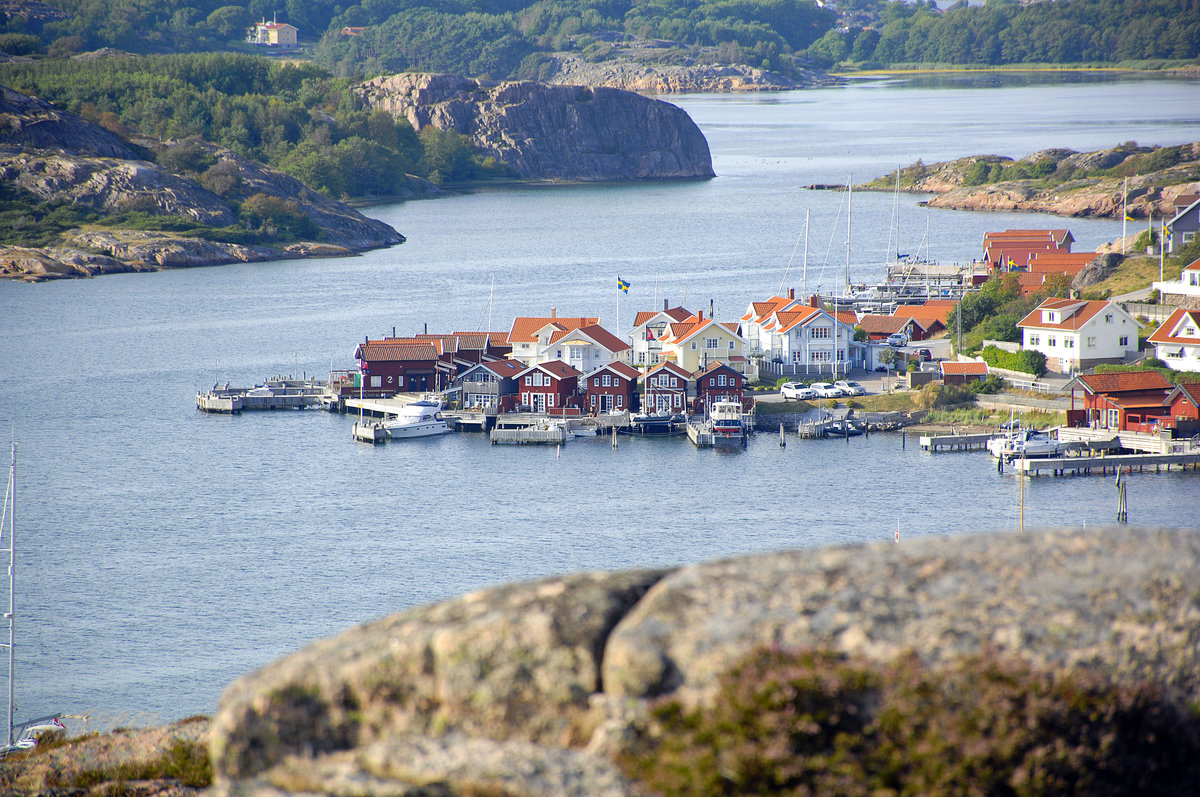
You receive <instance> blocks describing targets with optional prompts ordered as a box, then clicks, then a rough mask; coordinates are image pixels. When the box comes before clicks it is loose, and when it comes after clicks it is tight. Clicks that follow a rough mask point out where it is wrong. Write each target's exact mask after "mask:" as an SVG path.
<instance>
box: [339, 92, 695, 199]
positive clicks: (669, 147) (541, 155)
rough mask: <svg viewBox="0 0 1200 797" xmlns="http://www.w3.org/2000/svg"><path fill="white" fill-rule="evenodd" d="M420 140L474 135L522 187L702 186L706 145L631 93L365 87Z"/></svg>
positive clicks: (678, 116)
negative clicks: (430, 133) (422, 135)
mask: <svg viewBox="0 0 1200 797" xmlns="http://www.w3.org/2000/svg"><path fill="white" fill-rule="evenodd" d="M358 90H359V92H360V93H361V95H362V96H363V98H364V99H365V100H366V102H367V104H368V105H369V106H370V107H372V108H383V109H384V110H386V111H388V112H389V113H391V114H392V115H394V116H396V117H399V118H404V119H407V120H408V121H409V123H410V124H411V125H412V126H413V129H415V130H417V131H420V130H422V129H423V128H425V127H427V126H430V125H432V126H433V127H436V128H438V129H440V130H449V131H453V132H455V133H458V134H460V135H463V136H466V137H467V138H468V139H469V140H470V142H471V144H472V145H473V146H474V147H475V149H476V150H478V151H480V152H482V153H484V154H485V155H486V156H490V157H493V158H495V159H496V160H497V161H499V162H500V163H503V164H505V165H506V166H507V167H508V168H509V169H510V170H511V172H512V173H513V174H514V175H515V176H516V177H518V178H519V179H522V180H565V181H580V182H597V181H625V180H663V179H704V178H709V177H712V176H713V170H712V157H711V155H710V153H709V150H708V142H707V141H706V140H705V138H704V134H703V133H701V132H700V128H698V127H697V126H696V123H695V122H693V121H692V119H691V117H689V116H688V115H687V113H686V112H684V111H683V110H682V109H681V108H679V107H678V106H675V105H671V104H670V103H666V102H662V101H661V100H654V99H650V98H648V97H643V96H641V95H639V94H635V93H633V92H630V91H621V90H618V89H610V88H589V87H585V86H550V85H545V84H541V83H533V82H529V81H513V82H503V83H497V82H490V81H483V80H476V79H472V78H464V77H457V76H454V75H430V74H407V73H406V74H401V75H391V76H388V77H381V78H376V79H374V80H370V81H367V82H366V83H363V84H362V85H361V86H360V87H359V89H358Z"/></svg>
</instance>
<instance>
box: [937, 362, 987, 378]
mask: <svg viewBox="0 0 1200 797" xmlns="http://www.w3.org/2000/svg"><path fill="white" fill-rule="evenodd" d="M938 367H939V368H941V370H942V373H943V374H954V375H955V376H987V375H988V364H987V363H952V362H945V361H942V362H940V363H938Z"/></svg>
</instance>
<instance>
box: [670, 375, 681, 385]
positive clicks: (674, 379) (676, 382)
mask: <svg viewBox="0 0 1200 797" xmlns="http://www.w3.org/2000/svg"><path fill="white" fill-rule="evenodd" d="M671 387H679V377H677V376H673V377H671Z"/></svg>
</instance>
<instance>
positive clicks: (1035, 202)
mask: <svg viewBox="0 0 1200 797" xmlns="http://www.w3.org/2000/svg"><path fill="white" fill-rule="evenodd" d="M895 181H896V172H891V173H889V174H888V175H885V176H883V177H880V178H878V179H877V180H874V181H872V182H870V183H866V184H863V185H861V186H855V188H856V189H863V190H878V191H890V190H893V188H894V187H895ZM1126 181H1128V183H1126ZM1126 185H1128V194H1127V195H1126V194H1125V190H1126ZM900 189H901V190H902V191H908V192H912V193H924V194H934V195H935V196H934V197H932V198H931V199H929V200H928V202H927V203H926V204H928V205H929V206H930V207H937V208H952V209H956V210H990V211H1005V210H1020V211H1030V212H1037V213H1052V214H1055V215H1059V216H1101V217H1107V218H1113V217H1115V218H1120V217H1121V212H1122V205H1123V203H1124V207H1125V209H1126V212H1127V213H1128V214H1129V215H1130V216H1131V217H1133V218H1140V219H1145V218H1148V217H1150V216H1153V217H1154V218H1162V217H1164V216H1165V217H1167V218H1170V217H1171V216H1173V215H1174V214H1175V208H1174V200H1175V198H1176V197H1178V196H1180V195H1181V194H1191V193H1197V192H1198V191H1200V142H1195V143H1192V144H1182V145H1179V146H1172V147H1142V146H1138V145H1137V144H1136V143H1134V142H1127V143H1125V144H1121V145H1119V146H1116V147H1111V148H1109V149H1104V150H1098V151H1095V152H1076V151H1074V150H1071V149H1048V150H1041V151H1039V152H1034V153H1032V154H1030V155H1026V156H1025V157H1023V158H1019V159H1013V158H1008V157H1003V156H1000V155H973V156H970V157H966V158H958V159H957V160H953V161H947V162H944V163H933V164H924V163H921V162H920V161H918V162H917V163H915V164H913V165H911V166H907V167H904V168H902V169H900Z"/></svg>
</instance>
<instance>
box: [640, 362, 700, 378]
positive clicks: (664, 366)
mask: <svg viewBox="0 0 1200 797" xmlns="http://www.w3.org/2000/svg"><path fill="white" fill-rule="evenodd" d="M659 371H669V372H671V373H673V374H675V375H676V376H680V377H683V378H684V379H685V380H686V379H691V378H692V375H691V374H689V373H688V372H687V369H685V368H684V367H683V366H681V365H676V364H675V363H673V362H670V361H668V362H663V363H659V364H658V365H656V366H654V367H653V368H651V369H650V370H649V371H647V372H646V373H644V374H642V379H645V378H646V377H649V376H655V375H656V374H658V372H659Z"/></svg>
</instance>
